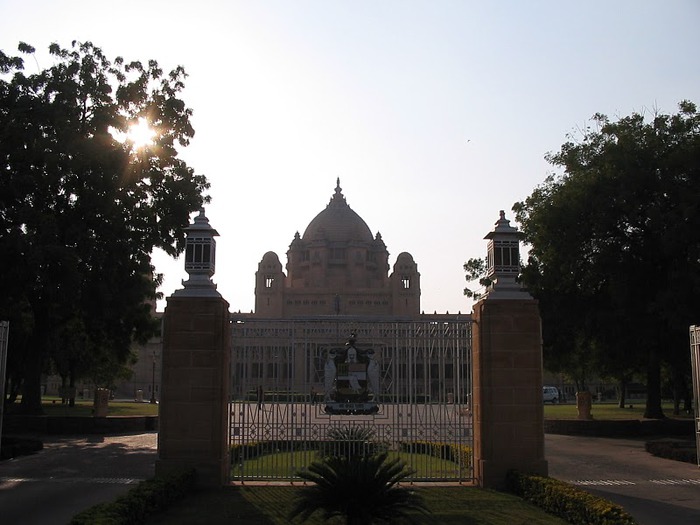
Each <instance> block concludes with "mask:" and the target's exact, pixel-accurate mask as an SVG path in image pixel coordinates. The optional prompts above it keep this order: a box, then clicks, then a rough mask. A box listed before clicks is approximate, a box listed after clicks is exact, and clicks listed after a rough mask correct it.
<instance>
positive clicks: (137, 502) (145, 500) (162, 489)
mask: <svg viewBox="0 0 700 525" xmlns="http://www.w3.org/2000/svg"><path fill="white" fill-rule="evenodd" d="M194 483H195V471H194V469H189V470H185V471H180V472H176V473H173V474H171V475H168V476H163V477H157V478H151V479H147V480H145V481H142V482H141V483H139V484H138V485H136V487H134V488H133V489H131V490H130V491H129V492H128V493H126V494H125V495H124V496H120V497H118V498H117V499H116V500H115V501H113V502H112V503H100V504H99V505H95V506H93V507H90V508H89V509H87V510H84V511H83V512H81V513H79V514H77V515H75V516H74V517H73V519H72V520H71V522H70V525H135V524H138V523H143V522H144V520H145V519H146V518H147V517H149V516H151V515H153V514H155V513H157V512H160V511H162V510H164V509H166V508H167V507H168V506H169V505H171V504H172V503H174V502H176V501H178V500H180V499H181V498H182V497H184V496H185V495H186V494H188V493H189V492H191V491H192V489H193V488H194Z"/></svg>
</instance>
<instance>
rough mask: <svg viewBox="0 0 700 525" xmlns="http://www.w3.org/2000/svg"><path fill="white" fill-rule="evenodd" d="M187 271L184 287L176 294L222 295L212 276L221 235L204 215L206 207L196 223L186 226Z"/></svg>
mask: <svg viewBox="0 0 700 525" xmlns="http://www.w3.org/2000/svg"><path fill="white" fill-rule="evenodd" d="M185 235H186V237H185V271H186V272H187V273H188V274H189V279H187V281H182V285H183V286H184V289H180V290H177V291H176V292H175V293H174V294H173V295H174V296H179V297H182V296H188V297H221V294H219V292H217V291H216V285H215V284H214V283H213V282H212V280H211V278H212V276H213V275H214V271H215V268H216V241H215V240H214V237H218V236H219V232H217V231H216V230H215V229H214V228H212V227H211V225H210V224H209V219H207V217H206V215H204V208H202V209H201V210H200V211H199V215H198V216H197V217H195V219H194V223H192V224H190V225H189V226H188V227H187V228H185Z"/></svg>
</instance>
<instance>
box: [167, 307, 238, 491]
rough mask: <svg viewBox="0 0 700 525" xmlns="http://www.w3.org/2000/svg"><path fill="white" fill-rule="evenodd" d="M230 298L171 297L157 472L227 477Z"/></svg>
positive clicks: (213, 479) (216, 482)
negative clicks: (189, 469) (188, 471)
mask: <svg viewBox="0 0 700 525" xmlns="http://www.w3.org/2000/svg"><path fill="white" fill-rule="evenodd" d="M230 347H231V329H230V324H229V313H228V303H227V302H226V301H225V300H223V299H222V298H220V297H170V298H168V303H167V307H166V309H165V319H164V325H163V358H162V380H161V381H162V382H161V385H162V386H161V397H160V408H159V427H160V429H159V434H158V459H157V461H156V474H157V475H161V474H166V473H168V472H171V471H173V470H176V469H179V468H182V467H193V468H195V469H196V471H197V482H198V484H200V485H203V486H221V485H224V484H226V483H228V479H229V469H230V459H229V455H230V454H229V443H228V428H227V427H228V410H229V388H230V387H229V383H230V378H229V365H230V359H231V357H230V354H231V350H230Z"/></svg>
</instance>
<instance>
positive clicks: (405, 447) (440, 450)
mask: <svg viewBox="0 0 700 525" xmlns="http://www.w3.org/2000/svg"><path fill="white" fill-rule="evenodd" d="M401 450H402V451H404V452H410V453H412V454H427V455H428V456H433V457H436V458H440V459H445V460H447V461H452V462H453V463H456V464H458V465H460V466H461V467H463V468H469V467H470V466H471V464H472V456H473V454H472V449H471V447H469V446H467V445H456V444H454V443H436V442H435V441H413V442H402V443H401Z"/></svg>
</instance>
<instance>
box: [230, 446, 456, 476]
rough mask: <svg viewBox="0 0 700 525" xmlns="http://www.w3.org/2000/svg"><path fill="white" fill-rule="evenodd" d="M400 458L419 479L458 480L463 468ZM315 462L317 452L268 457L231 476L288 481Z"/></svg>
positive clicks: (433, 459) (404, 454) (434, 460)
mask: <svg viewBox="0 0 700 525" xmlns="http://www.w3.org/2000/svg"><path fill="white" fill-rule="evenodd" d="M396 456H398V457H400V458H401V459H402V460H403V461H404V462H406V463H407V464H408V465H409V466H411V467H412V468H413V469H415V470H416V474H415V476H413V477H414V478H415V479H440V478H442V479H444V478H454V477H455V471H456V470H457V469H459V466H458V465H457V464H456V463H454V462H453V461H448V460H445V459H441V458H436V457H434V456H429V455H427V454H411V453H408V452H401V453H395V452H394V453H390V454H389V458H390V459H391V458H394V457H396ZM315 459H318V455H317V453H316V451H313V450H307V451H299V452H278V453H276V454H265V455H262V456H259V457H257V458H255V459H249V460H246V461H245V462H244V463H243V465H242V466H239V465H235V466H234V467H233V468H232V469H231V477H232V478H233V479H236V478H240V477H241V476H242V477H244V478H247V479H250V478H251V477H252V476H255V477H257V478H258V479H262V480H275V479H287V478H288V477H289V475H290V474H291V473H294V472H297V471H299V470H301V469H303V468H305V467H306V466H308V465H309V464H310V463H311V462H312V461H313V460H315ZM465 470H466V469H465ZM463 475H464V476H467V475H468V474H467V472H464V473H463Z"/></svg>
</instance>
